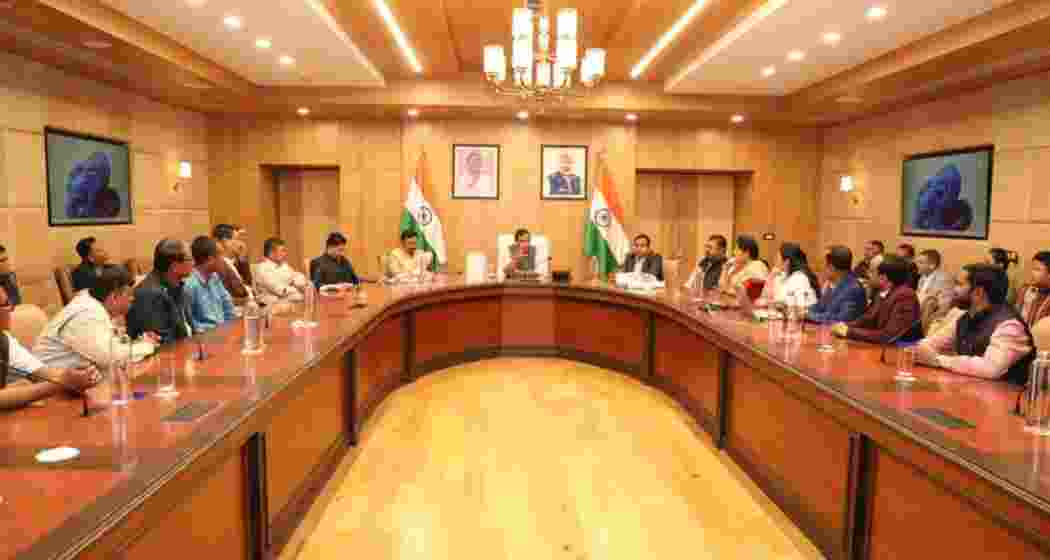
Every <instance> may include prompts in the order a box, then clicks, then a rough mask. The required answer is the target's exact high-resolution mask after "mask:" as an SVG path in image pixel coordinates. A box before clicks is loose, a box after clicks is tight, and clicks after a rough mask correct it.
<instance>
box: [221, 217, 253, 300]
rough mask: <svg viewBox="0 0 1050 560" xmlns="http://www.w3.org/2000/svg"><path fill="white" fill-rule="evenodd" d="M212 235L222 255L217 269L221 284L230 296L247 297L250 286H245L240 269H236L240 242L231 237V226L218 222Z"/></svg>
mask: <svg viewBox="0 0 1050 560" xmlns="http://www.w3.org/2000/svg"><path fill="white" fill-rule="evenodd" d="M212 236H213V237H214V238H215V242H216V243H218V244H219V253H220V255H221V257H222V267H221V270H220V271H219V277H221V278H222V285H223V286H224V287H225V288H226V291H227V292H229V293H230V297H234V298H238V299H243V298H246V297H248V296H249V294H250V291H251V288H249V287H248V286H247V284H246V283H245V281H244V278H243V277H242V276H241V273H240V271H238V270H237V260H238V257H239V245H240V244H239V243H238V242H237V241H235V240H234V239H233V226H231V225H229V224H219V225H217V226H215V229H214V230H213V231H212Z"/></svg>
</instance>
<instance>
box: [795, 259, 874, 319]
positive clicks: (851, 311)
mask: <svg viewBox="0 0 1050 560" xmlns="http://www.w3.org/2000/svg"><path fill="white" fill-rule="evenodd" d="M824 263H825V265H826V267H825V277H826V279H827V283H828V284H829V285H830V286H831V287H830V288H827V289H826V290H824V293H823V294H821V296H820V301H818V302H817V303H816V305H813V306H811V307H810V308H809V313H808V314H807V315H806V318H807V319H809V320H810V321H813V322H814V323H849V322H850V321H855V320H857V319H858V318H860V316H861V315H863V314H864V308H865V307H866V306H867V304H868V297H867V294H866V293H865V292H864V287H863V286H861V285H860V280H858V279H857V276H856V275H855V274H853V272H852V268H853V251H850V250H849V247H844V246H842V245H833V246H832V247H830V248H828V252H827V253H826V254H825V255H824Z"/></svg>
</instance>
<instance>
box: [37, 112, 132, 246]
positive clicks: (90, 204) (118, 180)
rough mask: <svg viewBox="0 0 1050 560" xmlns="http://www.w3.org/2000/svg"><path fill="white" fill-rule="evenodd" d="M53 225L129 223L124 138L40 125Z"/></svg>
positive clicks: (129, 193) (129, 194)
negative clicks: (42, 131) (42, 129)
mask: <svg viewBox="0 0 1050 560" xmlns="http://www.w3.org/2000/svg"><path fill="white" fill-rule="evenodd" d="M44 160H45V165H46V174H47V176H46V189H47V192H46V193H45V198H46V199H47V221H48V225H49V226H51V227H61V226H98V225H122V224H131V223H133V217H134V212H133V208H134V207H133V204H132V202H133V201H132V189H131V178H132V174H131V150H130V149H129V147H128V143H127V142H126V141H123V140H116V139H113V138H106V137H103V136H96V135H92V134H85V133H82V132H75V131H71V130H65V129H61V128H56V127H50V126H49V127H45V128H44Z"/></svg>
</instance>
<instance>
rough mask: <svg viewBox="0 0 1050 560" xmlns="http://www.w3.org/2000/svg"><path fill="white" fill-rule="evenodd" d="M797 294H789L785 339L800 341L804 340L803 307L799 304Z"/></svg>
mask: <svg viewBox="0 0 1050 560" xmlns="http://www.w3.org/2000/svg"><path fill="white" fill-rule="evenodd" d="M798 300H799V298H798V296H797V295H796V294H795V293H790V294H788V297H787V309H786V310H785V311H784V313H785V317H784V319H785V321H786V324H785V326H786V329H785V331H786V332H785V333H784V335H785V338H787V339H788V340H799V339H801V338H802V306H801V305H799V303H798Z"/></svg>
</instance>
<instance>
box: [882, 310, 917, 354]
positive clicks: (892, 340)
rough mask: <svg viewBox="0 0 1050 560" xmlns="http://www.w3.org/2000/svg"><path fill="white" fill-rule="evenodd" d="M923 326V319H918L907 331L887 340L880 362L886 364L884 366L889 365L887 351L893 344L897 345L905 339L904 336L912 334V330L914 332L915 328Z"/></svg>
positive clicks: (883, 344) (883, 346)
mask: <svg viewBox="0 0 1050 560" xmlns="http://www.w3.org/2000/svg"><path fill="white" fill-rule="evenodd" d="M921 325H922V318H919V319H916V320H915V321H913V322H912V323H911V324H910V325H908V328H907V329H905V330H903V331H901V332H899V333H897V334H895V335H893V336H892V337H890V339H889V340H887V341H886V342H884V343H882V354H880V355H879V361H880V362H882V363H884V364H885V363H888V362H886V349H887V348H889V347H890V345H891V344H896V343H897V341H898V340H900V339H901V338H903V337H904V335H906V334H908V333H910V332H911V331H912V330H914V329H915V327H921Z"/></svg>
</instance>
